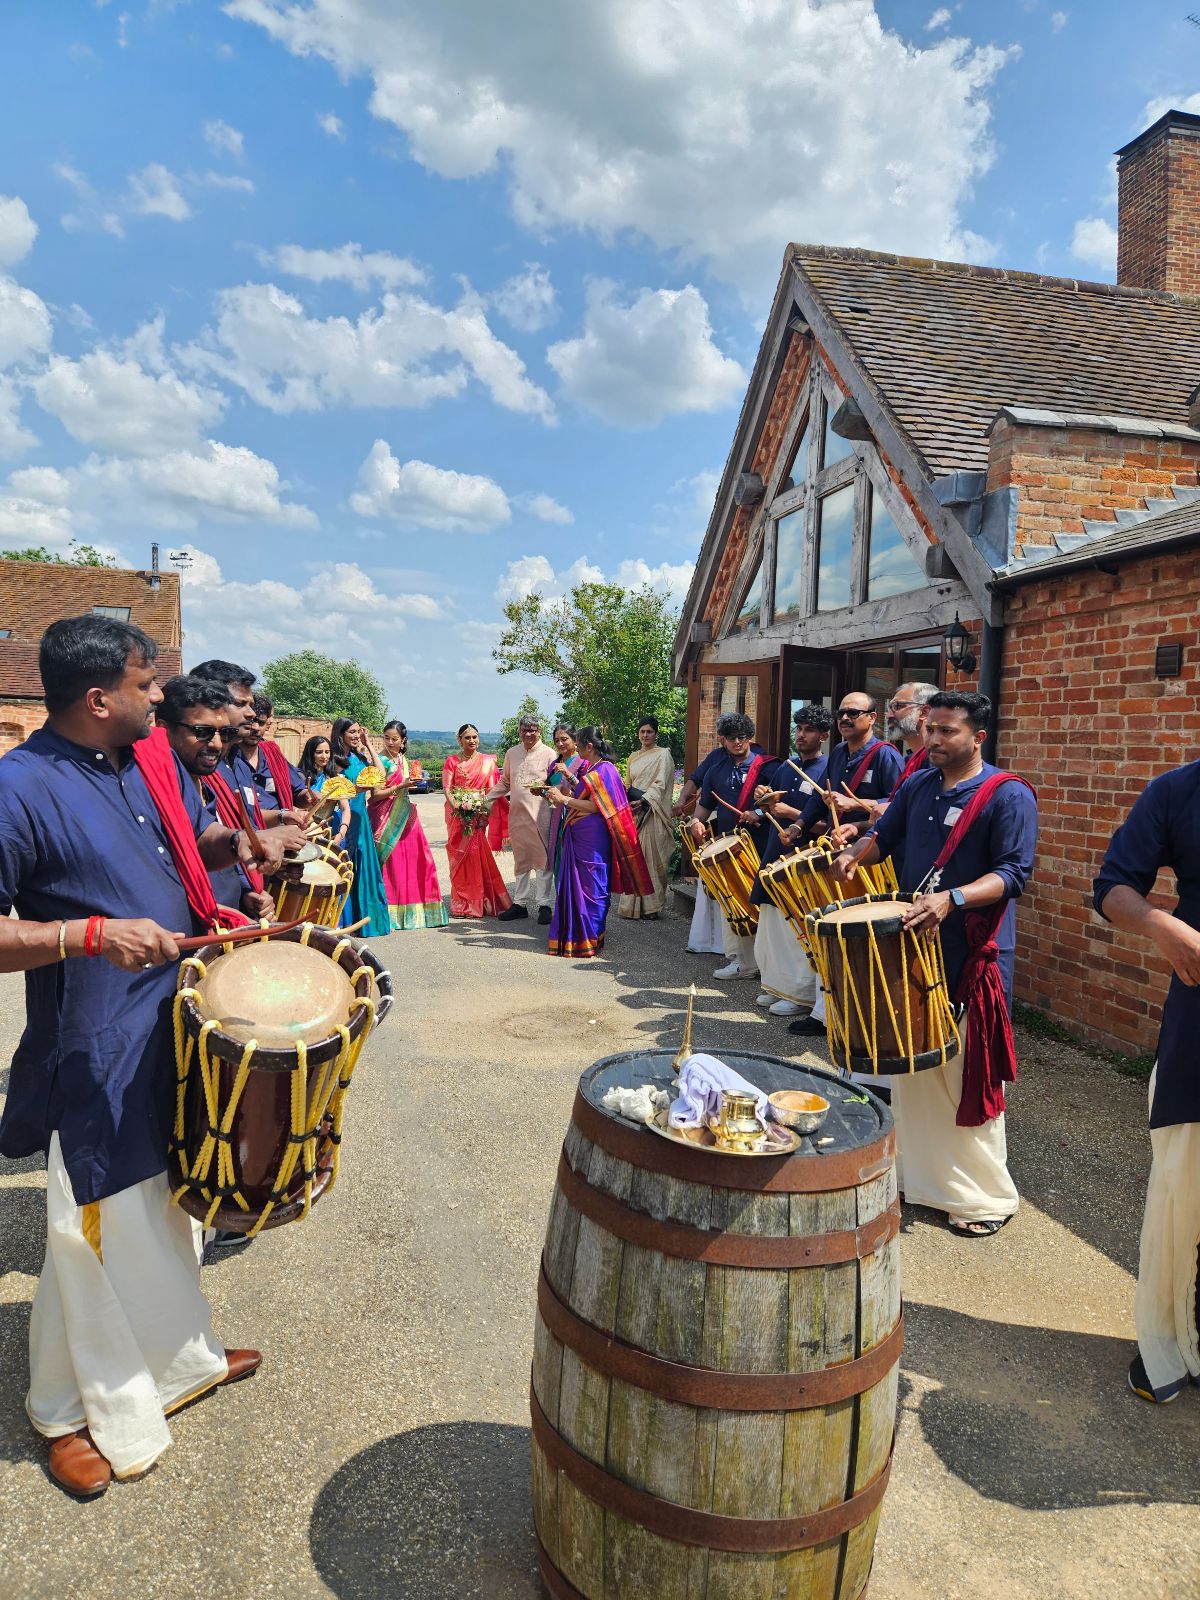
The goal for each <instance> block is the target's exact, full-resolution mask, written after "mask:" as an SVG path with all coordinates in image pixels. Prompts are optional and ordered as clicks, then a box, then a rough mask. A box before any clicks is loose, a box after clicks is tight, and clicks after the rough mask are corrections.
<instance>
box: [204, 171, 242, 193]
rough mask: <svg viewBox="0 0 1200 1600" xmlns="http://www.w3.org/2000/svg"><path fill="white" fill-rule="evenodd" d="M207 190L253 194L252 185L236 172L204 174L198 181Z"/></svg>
mask: <svg viewBox="0 0 1200 1600" xmlns="http://www.w3.org/2000/svg"><path fill="white" fill-rule="evenodd" d="M196 181H197V182H199V183H203V184H204V185H206V187H208V188H209V189H229V190H232V191H233V193H235V194H253V193H254V184H253V182H252V181H251V179H249V178H243V177H242V176H241V175H240V173H237V172H205V173H203V174H202V175H201V176H200V178H199V179H198V180H196Z"/></svg>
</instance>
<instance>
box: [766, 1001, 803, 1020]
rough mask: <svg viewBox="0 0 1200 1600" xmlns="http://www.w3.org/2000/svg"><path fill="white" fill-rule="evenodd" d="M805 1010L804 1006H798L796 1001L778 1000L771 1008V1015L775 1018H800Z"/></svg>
mask: <svg viewBox="0 0 1200 1600" xmlns="http://www.w3.org/2000/svg"><path fill="white" fill-rule="evenodd" d="M805 1009H806V1008H805V1007H804V1006H801V1005H797V1004H796V1002H795V1001H794V1000H776V1002H775V1004H774V1005H773V1006H772V1007H771V1015H772V1016H773V1017H798V1016H799V1015H800V1013H801V1012H802V1011H804V1010H805Z"/></svg>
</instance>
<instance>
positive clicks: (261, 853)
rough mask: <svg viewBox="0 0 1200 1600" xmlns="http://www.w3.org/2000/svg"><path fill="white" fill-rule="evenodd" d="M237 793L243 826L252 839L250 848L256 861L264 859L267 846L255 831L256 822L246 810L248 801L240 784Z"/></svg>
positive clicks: (250, 839) (247, 835) (248, 837)
mask: <svg viewBox="0 0 1200 1600" xmlns="http://www.w3.org/2000/svg"><path fill="white" fill-rule="evenodd" d="M235 793H236V794H237V803H238V810H239V812H240V813H241V817H242V827H243V828H244V829H245V830H246V837H247V839H249V841H250V849H251V850H252V851H253V852H254V859H255V860H256V861H264V860H265V859H266V855H267V847H266V845H264V844H263V842H262V840H261V839H260V838H259V837H258V834H257V833H256V832H255V831H254V824H253V823H252V822H251V821H250V813H249V812H248V811H247V810H246V802H245V800H243V798H242V791H241V787H240V786H239V787H238V788H237V790H236V791H235Z"/></svg>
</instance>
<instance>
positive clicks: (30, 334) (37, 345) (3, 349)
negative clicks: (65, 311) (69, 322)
mask: <svg viewBox="0 0 1200 1600" xmlns="http://www.w3.org/2000/svg"><path fill="white" fill-rule="evenodd" d="M51 334H52V326H51V322H50V313H49V311H48V310H47V309H46V305H45V302H44V301H43V300H41V299H40V298H39V297H38V296H37V295H36V294H34V292H33V290H32V289H26V288H25V287H24V286H23V285H22V284H19V283H18V282H17V281H16V279H15V278H4V277H0V369H2V368H4V367H11V366H16V365H17V364H18V363H20V362H23V361H28V360H30V358H31V357H34V356H40V355H42V354H43V353H44V352H45V351H47V350H49V348H50V339H51Z"/></svg>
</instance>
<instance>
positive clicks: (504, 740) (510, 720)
mask: <svg viewBox="0 0 1200 1600" xmlns="http://www.w3.org/2000/svg"><path fill="white" fill-rule="evenodd" d="M527 716H535V717H536V718H537V719H538V721H539V722H540V723H541V727H542V742H543V743H544V744H549V743H550V742H551V741H550V730H551V728H553V726H554V724H555V723H556V722H560V721H561V720H562V719H561V718H560V717H551V716H548V715H547V714H546V712H544V711H543V710H542V708H541V706H540V705H538V703H537V700H536V699H535V697H534V696H533V695H531V694H527V695H526V696H525V698H524V699H523V700H522V701H521V704H520V705H519V706H518V707H517V713H516V716H513V717H505V719H504V721H503V722H502V723H501V724H500V738H499V742H498V743H497V746H496V759H497V760H498V761H503V760H504V755H505V752H506V751H508V750H511V749H512V747H513V745H514V744H520V742H521V718H522V717H527Z"/></svg>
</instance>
